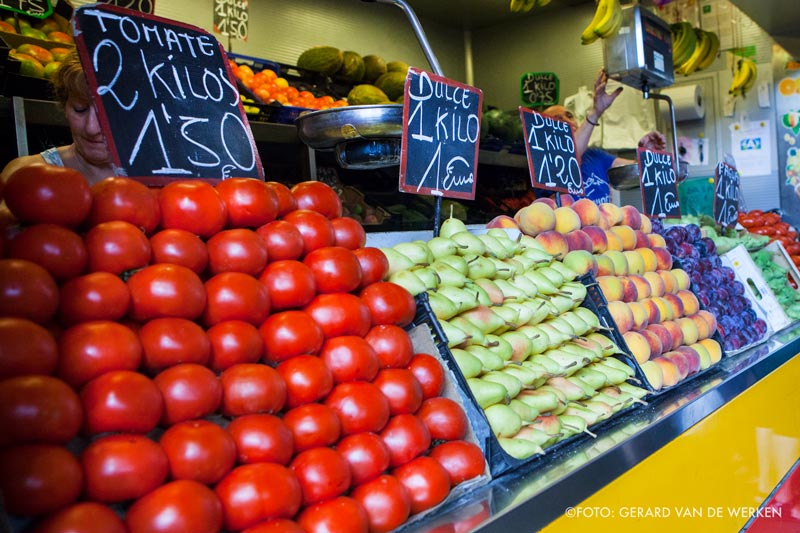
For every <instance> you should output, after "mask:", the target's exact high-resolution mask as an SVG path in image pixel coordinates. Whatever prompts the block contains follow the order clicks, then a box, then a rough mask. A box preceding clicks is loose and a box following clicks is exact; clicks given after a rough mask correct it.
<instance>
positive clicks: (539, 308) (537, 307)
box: [527, 298, 550, 326]
mask: <svg viewBox="0 0 800 533" xmlns="http://www.w3.org/2000/svg"><path fill="white" fill-rule="evenodd" d="M527 303H528V305H530V307H531V309H532V310H533V316H532V317H531V319H530V320H528V324H529V325H531V326H535V325H536V324H539V323H541V322H542V321H543V320H544V319H545V318H547V317H548V315H549V314H550V305H549V304H548V303H547V300H545V299H544V298H533V299H531V300H528V302H527Z"/></svg>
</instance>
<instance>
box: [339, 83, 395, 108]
mask: <svg viewBox="0 0 800 533" xmlns="http://www.w3.org/2000/svg"><path fill="white" fill-rule="evenodd" d="M389 102H390V99H389V97H388V96H386V93H384V92H383V91H382V90H380V89H378V88H377V87H375V86H374V85H370V84H368V83H362V84H361V85H356V86H355V87H353V88H352V89H350V92H349V93H347V103H348V104H350V105H371V104H386V103H389Z"/></svg>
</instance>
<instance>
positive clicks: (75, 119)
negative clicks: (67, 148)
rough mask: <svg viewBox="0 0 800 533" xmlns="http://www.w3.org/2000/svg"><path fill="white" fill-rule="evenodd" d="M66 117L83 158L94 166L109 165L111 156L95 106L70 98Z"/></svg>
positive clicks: (80, 99)
mask: <svg viewBox="0 0 800 533" xmlns="http://www.w3.org/2000/svg"><path fill="white" fill-rule="evenodd" d="M65 115H66V117H67V122H68V123H69V129H70V131H71V132H72V140H73V143H74V144H75V149H76V150H77V151H78V153H79V154H80V155H81V157H83V158H84V159H85V160H86V161H88V162H89V163H92V164H94V165H105V164H108V163H109V162H110V161H111V154H110V153H109V151H108V145H106V138H105V135H103V131H102V130H101V129H100V121H99V120H98V118H97V109H95V107H94V105H93V104H92V103H91V102H89V101H88V100H84V99H83V98H76V97H74V96H73V97H70V98H69V99H68V100H67V105H66V106H65Z"/></svg>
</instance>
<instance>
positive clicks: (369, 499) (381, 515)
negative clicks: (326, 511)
mask: <svg viewBox="0 0 800 533" xmlns="http://www.w3.org/2000/svg"><path fill="white" fill-rule="evenodd" d="M351 496H352V497H353V499H354V500H356V501H357V502H358V503H360V504H361V506H362V507H364V510H366V511H367V516H369V530H370V531H371V532H374V533H385V532H388V531H392V530H393V529H396V528H398V527H400V526H401V525H403V524H404V523H405V521H406V520H408V517H409V515H410V514H411V497H410V496H409V495H408V491H407V490H406V488H405V487H404V486H403V484H402V483H400V481H399V480H398V479H397V478H396V477H394V476H391V475H389V474H385V475H382V476H380V477H377V478H375V479H373V480H371V481H368V482H367V483H364V484H363V485H360V486H358V487H356V488H355V489H353V493H352V494H351Z"/></svg>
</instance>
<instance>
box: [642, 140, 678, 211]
mask: <svg viewBox="0 0 800 533" xmlns="http://www.w3.org/2000/svg"><path fill="white" fill-rule="evenodd" d="M636 155H637V159H638V161H639V183H640V184H641V191H642V207H643V211H644V214H645V215H647V216H648V217H650V218H680V216H681V208H680V202H679V201H678V179H677V173H676V172H675V160H674V157H673V156H672V154H671V153H670V152H662V151H660V150H647V149H645V148H639V150H638V151H637V154H636Z"/></svg>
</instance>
